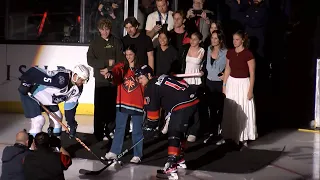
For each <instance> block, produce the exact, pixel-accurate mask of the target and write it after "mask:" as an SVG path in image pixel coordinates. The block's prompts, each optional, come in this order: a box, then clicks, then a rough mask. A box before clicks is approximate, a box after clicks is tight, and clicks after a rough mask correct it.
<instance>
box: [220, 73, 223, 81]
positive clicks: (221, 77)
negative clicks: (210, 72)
mask: <svg viewBox="0 0 320 180" xmlns="http://www.w3.org/2000/svg"><path fill="white" fill-rule="evenodd" d="M221 74H222V75H221V76H219V79H221V80H222V81H223V80H224V73H221Z"/></svg>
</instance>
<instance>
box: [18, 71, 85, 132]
mask: <svg viewBox="0 0 320 180" xmlns="http://www.w3.org/2000/svg"><path fill="white" fill-rule="evenodd" d="M89 76H90V70H89V68H88V67H86V66H84V65H77V66H75V67H74V69H73V71H71V70H67V69H60V70H54V71H47V70H44V69H41V68H38V67H31V68H30V69H28V70H27V71H26V72H25V73H23V75H22V76H21V77H20V80H21V85H20V86H19V88H18V90H19V94H20V98H21V102H22V107H23V110H24V115H25V117H26V118H30V119H31V128H30V130H29V133H30V134H32V135H33V136H35V135H36V134H37V133H39V132H42V128H43V125H44V124H45V119H44V117H43V116H42V114H41V113H42V112H43V111H44V110H43V109H42V107H41V106H40V105H39V104H38V103H37V102H36V101H35V100H33V99H32V98H31V97H30V96H29V95H28V93H29V92H30V93H31V94H32V95H33V96H34V97H35V98H36V99H37V100H38V101H40V102H41V103H42V104H43V105H44V106H46V107H47V108H48V109H49V110H50V111H51V112H53V113H55V114H56V115H57V116H59V117H60V118H61V119H62V114H61V112H60V110H59V107H58V104H59V103H61V102H65V104H64V110H65V117H66V120H67V123H68V128H69V131H70V137H74V136H75V134H76V129H77V126H78V124H77V122H76V120H75V114H76V109H77V106H78V99H79V97H80V95H81V93H82V90H83V84H85V83H87V81H88V80H89ZM49 121H50V124H49V128H48V133H49V134H50V133H51V134H52V133H53V135H55V136H60V134H61V125H60V124H59V123H58V122H57V121H56V120H55V119H54V118H53V117H51V116H49Z"/></svg>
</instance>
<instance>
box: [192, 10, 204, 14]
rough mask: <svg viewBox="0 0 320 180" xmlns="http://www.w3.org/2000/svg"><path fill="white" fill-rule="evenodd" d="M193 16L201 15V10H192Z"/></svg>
mask: <svg viewBox="0 0 320 180" xmlns="http://www.w3.org/2000/svg"><path fill="white" fill-rule="evenodd" d="M192 11H193V14H194V15H201V14H202V10H192Z"/></svg>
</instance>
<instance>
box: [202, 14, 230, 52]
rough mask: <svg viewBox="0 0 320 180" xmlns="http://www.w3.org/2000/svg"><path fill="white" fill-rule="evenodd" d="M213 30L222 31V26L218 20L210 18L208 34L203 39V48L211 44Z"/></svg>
mask: <svg viewBox="0 0 320 180" xmlns="http://www.w3.org/2000/svg"><path fill="white" fill-rule="evenodd" d="M215 30H220V31H221V32H222V33H223V28H222V25H221V23H220V22H219V21H214V20H211V21H210V29H209V35H208V37H207V38H206V39H205V40H204V48H205V49H208V47H209V46H211V35H212V33H213V31H215ZM224 43H225V42H224Z"/></svg>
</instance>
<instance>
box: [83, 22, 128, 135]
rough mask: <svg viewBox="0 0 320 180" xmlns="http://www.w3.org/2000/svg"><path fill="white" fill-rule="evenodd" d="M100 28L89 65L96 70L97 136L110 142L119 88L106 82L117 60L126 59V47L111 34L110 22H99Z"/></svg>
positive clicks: (95, 115) (95, 129)
mask: <svg viewBox="0 0 320 180" xmlns="http://www.w3.org/2000/svg"><path fill="white" fill-rule="evenodd" d="M97 28H98V30H99V32H100V37H98V38H96V39H94V40H93V41H92V42H91V43H90V46H89V49H88V52H87V62H88V65H89V66H91V67H92V68H93V72H94V77H95V90H94V135H95V137H96V138H97V140H98V141H102V140H103V138H104V137H105V136H106V137H107V138H108V139H109V140H110V139H111V137H110V135H109V134H110V133H111V132H112V131H113V129H114V124H113V123H114V120H115V113H116V109H115V106H116V104H115V103H116V94H117V89H116V87H115V86H113V85H112V83H110V81H109V80H108V79H105V75H106V74H107V73H108V72H109V71H110V70H111V69H112V67H113V66H114V64H115V63H116V62H117V61H119V60H121V59H123V53H122V48H123V45H122V42H121V40H120V39H118V38H116V37H114V36H113V35H111V33H110V32H111V29H112V25H111V21H110V20H108V19H104V18H103V19H100V20H99V22H98V24H97ZM106 102H108V103H106ZM106 114H108V116H106Z"/></svg>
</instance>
